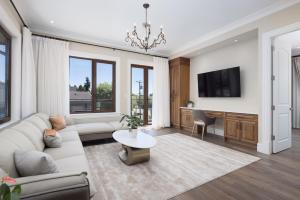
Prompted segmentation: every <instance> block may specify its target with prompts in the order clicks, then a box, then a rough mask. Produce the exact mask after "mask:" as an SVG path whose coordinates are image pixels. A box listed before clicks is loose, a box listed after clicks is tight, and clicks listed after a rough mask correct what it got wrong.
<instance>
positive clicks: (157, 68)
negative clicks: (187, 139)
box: [152, 57, 170, 129]
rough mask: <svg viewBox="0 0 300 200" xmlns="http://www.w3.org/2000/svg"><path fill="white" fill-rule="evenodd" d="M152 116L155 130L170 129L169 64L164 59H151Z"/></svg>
mask: <svg viewBox="0 0 300 200" xmlns="http://www.w3.org/2000/svg"><path fill="white" fill-rule="evenodd" d="M153 63H154V64H153V65H154V66H153V107H152V109H153V116H152V127H153V128H155V129H158V128H163V127H170V81H169V63H168V59H166V58H158V57H154V58H153Z"/></svg>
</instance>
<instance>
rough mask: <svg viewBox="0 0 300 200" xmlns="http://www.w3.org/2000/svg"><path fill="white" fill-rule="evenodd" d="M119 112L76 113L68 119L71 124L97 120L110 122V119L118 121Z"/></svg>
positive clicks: (119, 117)
mask: <svg viewBox="0 0 300 200" xmlns="http://www.w3.org/2000/svg"><path fill="white" fill-rule="evenodd" d="M121 117H122V116H121V115H120V114H115V113H113V114H105V115H104V114H86V115H78V116H71V117H70V118H71V119H70V120H67V121H72V124H86V123H98V122H100V123H101V122H111V121H120V119H121Z"/></svg>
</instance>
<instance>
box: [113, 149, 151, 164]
mask: <svg viewBox="0 0 300 200" xmlns="http://www.w3.org/2000/svg"><path fill="white" fill-rule="evenodd" d="M119 158H120V160H121V161H123V162H124V163H125V164H126V165H133V164H137V163H141V162H146V161H149V160H150V149H138V148H132V147H128V146H126V145H122V150H121V151H120V152H119Z"/></svg>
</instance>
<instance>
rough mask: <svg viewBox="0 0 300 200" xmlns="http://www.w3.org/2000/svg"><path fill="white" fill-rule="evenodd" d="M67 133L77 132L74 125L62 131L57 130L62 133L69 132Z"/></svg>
mask: <svg viewBox="0 0 300 200" xmlns="http://www.w3.org/2000/svg"><path fill="white" fill-rule="evenodd" d="M69 131H76V132H77V129H76V126H74V125H71V126H67V127H66V128H64V129H61V130H59V131H58V132H59V133H62V132H69Z"/></svg>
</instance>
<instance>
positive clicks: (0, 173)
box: [0, 168, 7, 178]
mask: <svg viewBox="0 0 300 200" xmlns="http://www.w3.org/2000/svg"><path fill="white" fill-rule="evenodd" d="M4 176H7V173H6V172H5V171H4V170H3V169H1V168H0V178H2V177H4Z"/></svg>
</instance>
